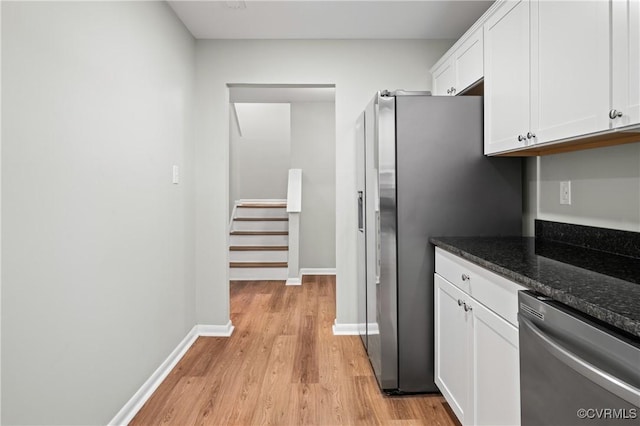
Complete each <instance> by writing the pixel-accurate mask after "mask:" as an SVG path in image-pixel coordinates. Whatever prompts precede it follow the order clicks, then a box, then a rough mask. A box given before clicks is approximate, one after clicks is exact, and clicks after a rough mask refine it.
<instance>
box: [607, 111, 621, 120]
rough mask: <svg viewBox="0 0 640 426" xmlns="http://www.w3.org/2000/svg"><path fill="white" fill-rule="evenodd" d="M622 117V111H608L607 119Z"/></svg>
mask: <svg viewBox="0 0 640 426" xmlns="http://www.w3.org/2000/svg"><path fill="white" fill-rule="evenodd" d="M619 117H622V111H618V110H617V109H612V110H611V111H609V118H610V119H612V120H615V119H616V118H619Z"/></svg>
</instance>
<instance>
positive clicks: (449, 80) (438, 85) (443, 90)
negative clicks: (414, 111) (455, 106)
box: [433, 58, 456, 96]
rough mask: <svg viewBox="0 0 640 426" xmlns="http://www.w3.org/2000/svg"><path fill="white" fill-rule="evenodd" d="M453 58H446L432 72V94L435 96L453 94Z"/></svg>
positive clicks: (454, 74)
mask: <svg viewBox="0 0 640 426" xmlns="http://www.w3.org/2000/svg"><path fill="white" fill-rule="evenodd" d="M452 59H453V58H449V59H447V61H446V62H445V63H443V64H442V65H440V66H439V67H438V69H436V70H435V71H434V72H433V94H434V95H435V96H453V95H454V93H453V91H452V90H451V89H453V86H454V85H455V78H456V73H455V70H454V62H453V60H452Z"/></svg>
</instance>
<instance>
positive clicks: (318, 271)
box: [300, 268, 336, 278]
mask: <svg viewBox="0 0 640 426" xmlns="http://www.w3.org/2000/svg"><path fill="white" fill-rule="evenodd" d="M335 274H336V268H300V278H302V276H303V275H335Z"/></svg>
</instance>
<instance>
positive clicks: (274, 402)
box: [130, 276, 458, 426]
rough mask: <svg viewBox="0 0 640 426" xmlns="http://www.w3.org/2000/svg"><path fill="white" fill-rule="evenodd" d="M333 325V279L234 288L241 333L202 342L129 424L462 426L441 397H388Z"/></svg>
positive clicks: (353, 344)
mask: <svg viewBox="0 0 640 426" xmlns="http://www.w3.org/2000/svg"><path fill="white" fill-rule="evenodd" d="M334 319H335V277H333V276H306V277H305V279H304V281H303V284H302V286H285V285H284V283H283V282H282V281H246V282H243V281H235V282H231V320H232V322H233V324H234V325H235V331H234V333H233V335H232V336H231V337H229V338H221V337H200V338H198V340H197V341H196V342H195V343H194V345H193V346H192V347H191V348H190V349H189V351H188V352H187V353H186V355H185V356H184V357H183V358H182V360H181V361H180V362H179V363H178V365H177V366H176V367H175V368H174V370H173V371H172V372H171V373H170V374H169V376H168V377H167V378H166V379H165V381H164V382H163V383H162V385H160V387H159V388H158V389H157V390H156V392H155V393H154V394H153V396H152V397H151V398H150V399H149V401H148V402H147V403H146V404H145V405H144V406H143V407H142V409H141V410H140V412H139V413H138V414H137V415H136V417H135V418H134V419H133V421H132V422H131V423H130V424H131V425H163V424H164V425H196V424H198V425H200V424H203V425H355V424H360V425H391V426H393V425H434V426H435V425H438V426H453V425H457V424H458V423H457V421H456V420H455V419H454V416H453V414H452V413H451V411H450V409H449V407H448V405H447V404H446V402H445V401H444V399H443V398H442V397H441V396H433V395H420V396H403V397H387V396H384V395H382V394H381V393H380V391H379V389H378V386H377V384H376V381H375V377H374V376H373V373H372V370H371V366H370V364H369V361H368V359H367V357H366V354H365V352H364V348H363V346H362V343H361V342H360V338H359V337H358V336H334V335H333V333H332V330H331V326H332V324H333V321H334Z"/></svg>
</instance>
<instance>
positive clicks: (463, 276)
mask: <svg viewBox="0 0 640 426" xmlns="http://www.w3.org/2000/svg"><path fill="white" fill-rule="evenodd" d="M470 279H471V277H469V275H467V274H462V281H468V280H470Z"/></svg>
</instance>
